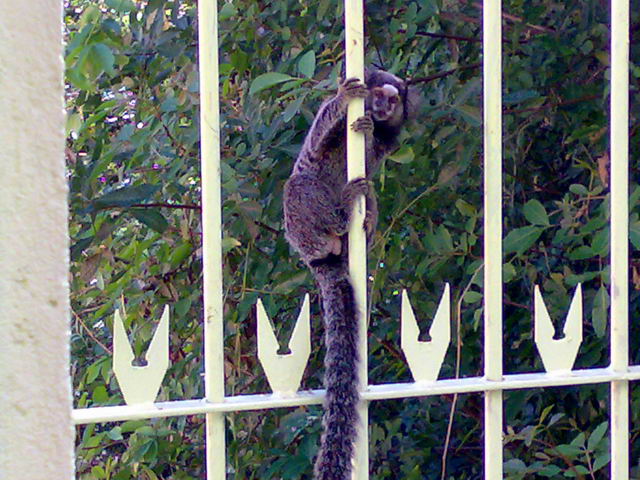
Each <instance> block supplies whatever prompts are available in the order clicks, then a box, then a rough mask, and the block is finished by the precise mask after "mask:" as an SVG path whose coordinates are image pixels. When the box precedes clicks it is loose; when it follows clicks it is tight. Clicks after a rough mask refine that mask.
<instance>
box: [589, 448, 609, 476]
mask: <svg viewBox="0 0 640 480" xmlns="http://www.w3.org/2000/svg"><path fill="white" fill-rule="evenodd" d="M610 461H611V454H610V453H609V452H602V453H601V454H599V455H597V456H596V460H595V462H593V471H594V472H597V471H598V470H600V469H601V468H602V467H604V466H605V465H607V464H608V463H609V462H610Z"/></svg>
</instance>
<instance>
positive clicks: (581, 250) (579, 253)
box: [569, 245, 596, 260]
mask: <svg viewBox="0 0 640 480" xmlns="http://www.w3.org/2000/svg"><path fill="white" fill-rule="evenodd" d="M595 256H596V254H595V252H594V251H593V249H592V248H591V247H589V246H588V245H582V246H580V247H578V248H575V249H574V250H572V251H571V252H570V253H569V258H570V259H571V260H585V259H587V258H592V257H595Z"/></svg>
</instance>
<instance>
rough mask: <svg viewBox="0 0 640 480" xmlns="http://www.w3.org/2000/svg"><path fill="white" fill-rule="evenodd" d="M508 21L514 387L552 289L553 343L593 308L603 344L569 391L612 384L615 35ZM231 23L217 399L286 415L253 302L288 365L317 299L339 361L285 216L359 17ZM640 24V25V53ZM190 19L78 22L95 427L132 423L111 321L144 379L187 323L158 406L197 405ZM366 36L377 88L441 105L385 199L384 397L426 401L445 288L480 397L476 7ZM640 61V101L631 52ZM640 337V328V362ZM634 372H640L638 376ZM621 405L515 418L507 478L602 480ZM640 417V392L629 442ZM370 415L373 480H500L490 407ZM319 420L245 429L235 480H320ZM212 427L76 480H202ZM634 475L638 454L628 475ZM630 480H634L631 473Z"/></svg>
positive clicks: (225, 34) (78, 16)
mask: <svg viewBox="0 0 640 480" xmlns="http://www.w3.org/2000/svg"><path fill="white" fill-rule="evenodd" d="M503 3H504V5H503V8H504V11H505V13H507V15H505V17H504V22H503V25H504V42H503V55H504V61H503V69H504V96H503V100H504V122H503V123H504V139H503V148H504V168H503V175H504V187H503V191H504V197H503V198H504V212H503V220H504V229H505V239H504V266H503V275H504V282H505V285H504V322H505V327H504V346H505V349H504V352H505V353H504V365H505V371H506V372H509V373H516V372H529V371H542V364H541V362H540V360H539V356H538V354H537V351H536V349H535V346H534V343H533V340H532V297H533V287H534V285H535V284H538V285H540V286H541V289H542V291H543V292H544V296H545V301H546V303H547V305H548V308H549V311H550V314H551V316H552V318H554V319H562V318H564V315H565V312H566V311H567V308H568V304H569V302H570V299H571V295H572V292H573V291H574V289H575V287H576V285H577V284H578V283H579V282H582V284H583V293H584V307H585V308H584V311H585V338H584V342H583V345H582V346H581V348H580V352H579V356H578V360H577V364H576V368H589V367H596V366H606V365H608V362H609V353H608V352H609V349H608V333H609V331H608V329H609V327H608V320H607V318H608V306H609V294H608V291H609V267H608V257H609V227H608V220H609V208H610V206H609V200H608V198H609V178H608V175H609V173H608V171H609V170H608V167H609V157H608V122H609V119H608V114H607V112H608V98H609V87H608V83H607V81H608V78H609V52H608V42H609V12H608V9H607V7H606V5H605V3H606V2H599V1H597V2H595V1H586V0H573V1H568V2H550V1H544V0H531V1H527V2H524V1H520V0H505V1H504V2H503ZM220 7H221V8H220V53H221V66H220V71H221V79H220V90H221V102H222V134H223V135H222V142H223V143H222V161H223V165H222V183H223V202H224V204H223V219H224V241H223V245H224V280H225V374H226V388H227V394H228V395H238V394H246V393H259V392H266V391H268V385H267V384H266V381H265V378H264V375H263V372H262V370H261V367H260V366H259V364H258V362H257V358H256V348H255V345H256V339H255V314H254V308H253V305H254V304H255V302H256V299H257V298H258V296H260V297H261V298H262V300H263V302H264V305H265V308H266V310H267V312H268V313H269V315H270V316H271V318H273V319H275V323H276V327H277V330H278V334H279V337H280V339H281V341H283V342H284V341H285V340H286V339H287V337H288V335H289V334H290V331H291V328H292V323H293V320H294V318H295V316H296V315H297V311H298V308H299V305H300V303H301V299H302V297H303V294H304V293H305V292H312V294H313V301H314V303H313V304H314V307H313V311H312V313H313V337H314V338H313V343H314V345H319V344H320V343H321V325H320V319H319V312H318V306H317V303H318V302H317V294H316V293H315V292H316V291H315V288H314V286H313V282H312V279H311V277H310V275H309V273H308V272H307V271H306V270H305V269H304V268H303V267H302V265H301V263H300V262H299V261H298V258H297V257H296V256H295V255H292V254H291V252H290V250H289V247H288V246H287V244H286V242H285V240H284V238H283V235H282V232H281V230H282V228H281V227H282V225H281V216H282V212H281V194H282V187H283V184H284V181H285V180H286V178H287V177H288V175H289V172H290V169H291V166H292V163H293V160H294V158H295V155H296V153H297V151H298V149H299V146H300V144H301V142H302V139H303V136H304V134H305V131H306V130H307V129H308V127H309V125H310V122H311V120H312V118H313V114H314V112H315V110H316V108H317V106H318V105H319V103H320V101H321V100H322V99H323V98H325V97H326V96H327V95H328V94H330V91H332V89H334V88H335V86H336V79H337V78H338V75H339V72H340V69H341V67H342V64H343V61H344V54H343V30H342V14H343V6H342V4H341V3H340V2H337V1H335V0H320V1H319V2H306V1H297V0H282V1H279V2H257V1H255V0H233V1H229V2H223V3H221V5H220ZM639 7H640V5H638V1H636V0H634V1H633V2H632V8H631V11H632V12H633V13H632V32H633V34H634V35H635V34H637V32H638V30H639V26H640V18H639V12H640V8H639ZM196 13H197V12H196V2H195V1H193V0H148V1H136V2H134V1H132V0H101V1H99V2H94V1H89V0H67V5H66V14H65V25H66V29H67V38H68V44H67V50H66V65H67V108H68V120H67V132H68V149H67V155H68V169H69V185H70V190H71V194H70V208H71V213H70V231H71V242H72V245H71V258H72V288H73V294H72V307H73V318H72V322H73V331H74V335H73V337H72V351H73V377H74V388H75V392H76V396H77V398H76V407H78V408H84V407H90V406H96V405H115V404H120V403H122V396H121V394H120V392H119V390H118V388H117V383H116V382H115V379H114V376H113V373H112V371H111V361H110V348H111V347H110V345H111V340H110V339H111V331H112V316H113V312H114V309H115V308H126V320H125V323H126V327H127V328H128V329H129V331H130V333H131V338H132V340H133V342H134V350H135V352H136V354H137V355H138V356H139V357H140V358H141V357H142V356H143V354H144V351H145V350H146V347H147V345H148V343H149V341H150V339H151V336H152V334H153V331H154V329H155V323H156V322H157V320H158V319H159V318H160V314H161V311H162V309H163V308H164V305H165V304H169V305H170V306H171V308H172V326H171V334H170V336H171V337H170V344H171V367H170V370H169V373H168V375H167V377H166V378H165V381H164V383H163V386H162V388H161V391H160V395H159V400H176V399H186V398H197V397H201V396H202V395H203V386H202V381H201V373H202V368H203V366H202V365H203V362H202V329H201V321H200V319H201V315H202V292H201V289H200V285H201V280H202V275H201V266H202V262H201V260H202V251H201V249H200V243H201V235H202V232H201V228H200V217H199V213H200V209H199V201H200V200H199V198H200V186H199V185H200V183H199V180H200V174H199V116H198V108H199V97H198V88H199V78H198V70H197V64H196V61H197V52H196V48H197V38H196V32H197V19H196ZM366 18H367V26H366V31H367V39H368V43H367V57H368V60H369V62H370V63H372V64H376V65H379V66H382V67H384V68H386V69H388V70H391V71H393V72H396V73H398V74H399V75H402V76H407V77H411V78H414V79H416V80H417V82H418V83H417V85H418V86H419V88H421V90H422V92H423V96H424V103H423V105H422V108H421V111H420V117H419V121H418V122H416V123H415V124H414V125H412V126H411V127H410V128H409V129H408V130H407V132H406V133H405V134H404V135H403V137H402V147H401V148H400V150H399V151H398V152H397V153H396V154H394V155H393V156H392V157H391V158H390V159H389V160H388V161H387V162H386V163H385V164H384V165H383V167H382V170H381V173H380V176H379V178H378V180H377V181H376V187H377V191H378V192H379V198H380V224H379V231H378V233H377V234H376V243H375V246H374V248H373V250H372V251H371V253H370V273H371V277H372V281H371V284H370V287H371V289H370V292H371V312H370V331H369V364H370V380H371V382H373V383H384V382H400V381H410V380H411V377H410V374H409V372H408V369H407V366H406V363H405V361H404V359H403V355H402V352H401V350H400V348H399V341H398V340H399V335H398V324H399V310H400V306H399V304H400V301H399V293H400V292H401V291H402V289H407V290H408V291H409V292H410V294H411V298H412V303H413V306H414V308H415V311H416V315H417V316H418V317H419V318H420V319H425V320H424V323H423V324H422V325H421V328H423V329H424V330H425V331H426V329H427V327H428V321H427V320H426V319H428V318H431V316H432V315H433V313H434V311H435V308H436V306H437V303H438V301H439V298H440V295H441V293H442V289H443V285H444V283H445V282H450V283H451V285H452V302H453V306H454V319H453V321H454V327H455V330H457V331H458V332H459V333H460V337H459V338H457V339H454V344H457V345H455V346H454V347H452V348H450V350H449V352H448V356H447V358H446V360H445V364H444V366H443V370H442V372H441V377H449V378H450V377H454V376H456V375H460V376H463V377H465V376H476V375H481V374H482V360H481V359H482V351H483V350H482V331H481V330H482V329H481V325H482V275H481V274H480V270H481V266H482V255H483V252H482V235H483V232H482V218H483V216H484V215H485V212H484V211H483V206H482V174H483V168H482V126H481V123H482V117H481V107H482V103H481V94H482V77H481V70H480V69H479V68H478V65H479V63H480V62H481V61H482V58H481V42H480V39H481V6H480V4H479V3H474V2H464V1H458V2H456V1H452V0H436V1H432V2H423V1H415V0H409V1H399V0H387V1H382V0H372V1H370V2H367V11H366ZM631 59H632V64H631V75H630V78H631V89H632V90H631V94H632V98H634V96H636V95H637V94H638V88H639V78H640V49H639V47H638V45H637V42H636V43H632V52H631ZM434 77H435V78H434ZM420 79H422V80H420ZM639 108H640V107H639V104H638V102H634V101H632V103H631V165H632V167H631V178H632V179H633V180H632V182H631V185H630V187H631V189H630V191H631V198H630V202H631V203H630V205H631V231H630V240H631V246H632V249H631V252H632V253H631V256H632V259H631V263H630V271H631V273H630V276H631V278H630V282H631V287H632V288H631V294H630V313H631V318H635V315H636V314H637V313H638V310H639V309H640V298H639V290H640V254H639V253H638V252H639V250H640V203H639V198H640V188H639V185H638V183H637V178H638V173H639V172H638V169H637V159H638V155H639V151H638V147H637V145H638V143H639V142H638V140H639V138H638V137H639V133H638V121H637V119H638V115H639V113H640V111H639ZM487 214H491V212H487ZM639 333H640V332H639V331H638V326H637V325H636V324H633V325H632V331H631V338H632V339H634V338H637V336H638V334H639ZM458 346H459V349H460V355H457V352H456V350H457V347H458ZM634 346H635V345H634ZM631 352H632V356H633V361H634V362H636V363H637V362H638V352H639V350H638V349H637V348H632V349H631ZM321 359H322V351H321V350H315V351H314V352H313V354H312V358H311V360H310V365H309V368H308V369H307V372H306V374H305V377H304V379H303V387H304V388H318V387H319V386H320V384H321V373H322V372H321V370H322V369H321ZM608 398H609V394H608V388H607V387H606V386H604V385H603V386H584V387H575V388H557V389H556V388H553V389H545V390H540V389H534V390H524V391H513V392H508V393H507V394H505V416H506V425H507V432H506V437H505V475H506V478H509V479H521V478H539V477H544V478H552V479H554V478H556V479H558V478H565V477H576V478H584V479H587V478H591V479H595V478H609V476H608V473H607V464H608V462H609V456H608V455H609V454H608V445H609V440H608V434H607V432H608V424H607V421H608ZM639 402H640V395H639V392H638V391H637V389H632V408H631V412H632V417H633V419H632V420H633V425H632V439H635V438H636V437H637V435H638V433H639V432H640V429H639V423H638V421H639V419H638V412H640V408H638V403H639ZM370 414H371V422H370V433H371V443H370V444H371V472H372V475H371V478H374V479H394V478H403V479H436V478H451V479H456V480H464V479H477V478H481V477H482V464H483V461H482V458H483V453H482V423H483V418H482V401H481V395H479V394H476V395H463V396H459V397H457V398H456V399H455V401H453V399H452V397H450V396H443V397H432V398H424V399H411V400H403V401H393V402H392V401H386V402H377V403H373V404H372V405H371V408H370ZM320 415H321V410H320V408H319V407H313V408H297V409H292V410H286V409H285V410H277V411H267V412H254V413H241V414H232V415H229V417H228V434H227V441H228V452H227V454H228V456H227V461H228V471H229V478H237V479H253V478H274V479H293V478H310V472H311V460H312V458H313V456H314V454H315V451H316V448H317V447H316V445H317V442H318V437H319V433H320V422H319V418H320ZM203 422H204V419H203V417H202V416H193V417H191V416H189V417H179V418H173V419H164V420H149V421H129V422H124V423H119V424H98V425H87V426H82V427H79V428H78V445H77V457H78V460H77V470H78V476H79V478H83V479H129V478H141V479H157V478H163V479H169V478H171V479H175V480H178V479H194V478H204V466H203V456H204V443H203V442H204V440H203V430H204V423H203ZM639 449H640V445H638V442H635V444H634V445H632V458H638V455H639V454H640V451H639ZM445 455H446V467H447V468H446V475H445V476H442V474H441V463H442V458H443V457H444V456H445ZM633 472H634V475H635V476H636V477H638V476H639V475H640V472H638V465H634V471H633Z"/></svg>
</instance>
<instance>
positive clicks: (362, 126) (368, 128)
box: [351, 113, 373, 135]
mask: <svg viewBox="0 0 640 480" xmlns="http://www.w3.org/2000/svg"><path fill="white" fill-rule="evenodd" d="M351 129H352V130H353V131H354V132H362V133H364V134H365V135H369V134H371V135H372V134H373V118H371V114H370V113H367V114H365V115H363V116H362V117H360V118H358V119H356V121H355V122H353V123H352V124H351Z"/></svg>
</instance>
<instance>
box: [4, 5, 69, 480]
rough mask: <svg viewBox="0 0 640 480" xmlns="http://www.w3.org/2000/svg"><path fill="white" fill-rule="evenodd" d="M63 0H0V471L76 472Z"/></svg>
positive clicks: (28, 475) (8, 476)
mask: <svg viewBox="0 0 640 480" xmlns="http://www.w3.org/2000/svg"><path fill="white" fill-rule="evenodd" d="M61 4H62V1H61V0H29V1H25V0H20V1H17V2H16V1H15V0H0V12H1V13H0V479H1V480H14V479H16V480H17V479H20V480H25V479H28V480H40V479H43V480H44V479H47V480H54V479H55V480H58V479H71V478H73V428H72V426H71V421H70V418H71V396H70V385H69V377H68V371H69V366H68V359H69V352H68V350H69V348H68V344H69V343H68V342H69V332H68V323H69V322H68V317H69V306H68V284H67V270H68V265H67V254H68V240H67V206H66V195H67V190H66V182H65V173H64V114H63V100H62V99H63V87H62V85H63V83H62V82H63V64H62V58H61V54H62V28H61V18H62V6H61Z"/></svg>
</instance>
